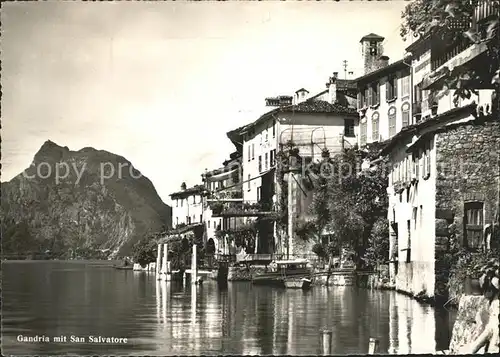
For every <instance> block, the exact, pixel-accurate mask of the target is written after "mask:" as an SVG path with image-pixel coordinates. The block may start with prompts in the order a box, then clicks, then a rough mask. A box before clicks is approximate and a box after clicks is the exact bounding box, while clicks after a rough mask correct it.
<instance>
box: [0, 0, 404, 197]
mask: <svg viewBox="0 0 500 357" xmlns="http://www.w3.org/2000/svg"><path fill="white" fill-rule="evenodd" d="M407 3H408V2H407V1H402V0H399V1H398V0H394V1H387V2H386V1H372V2H366V1H347V0H343V1H340V2H294V1H286V2H207V3H203V2H186V3H182V2H158V3H144V2H118V1H116V2H103V3H96V2H49V3H42V2H29V3H28V2H9V3H4V4H3V5H2V14H1V15H2V16H1V20H2V57H1V59H2V92H3V96H2V129H3V130H2V181H7V180H10V179H11V178H12V177H14V176H15V175H17V174H19V173H20V172H22V171H23V170H24V169H26V168H27V167H28V166H29V165H30V163H31V161H32V159H33V156H34V154H35V153H36V152H37V151H38V149H39V148H40V146H41V145H42V144H43V142H45V141H46V140H48V139H50V140H52V141H54V142H56V143H57V144H59V145H61V146H68V147H69V148H70V149H71V150H79V149H81V148H83V147H86V146H92V147H94V148H96V149H102V150H107V151H110V152H112V153H115V154H118V155H122V156H124V157H126V158H127V159H128V160H130V161H131V162H132V164H134V166H135V167H136V168H137V169H138V170H140V171H141V172H142V173H143V174H144V175H146V176H147V177H149V179H151V181H152V182H153V184H154V185H155V187H156V189H157V191H158V193H159V194H160V196H161V197H162V199H163V200H164V201H165V202H166V203H170V200H169V197H168V195H169V193H171V192H173V191H177V190H179V188H180V184H181V182H182V181H186V183H187V184H188V186H190V185H194V184H197V183H200V180H201V177H200V174H201V173H202V172H203V171H204V169H205V168H208V169H213V168H217V167H220V166H221V164H222V161H224V160H225V159H226V158H227V157H228V156H229V154H230V153H231V152H232V151H234V147H233V145H232V144H231V142H230V141H229V139H227V138H226V132H227V131H229V130H232V129H234V128H236V127H238V126H241V125H243V124H246V123H247V122H250V121H253V120H255V119H256V118H257V117H258V116H259V115H261V114H262V113H263V112H264V111H265V109H266V108H265V107H264V98H265V97H267V96H274V95H280V94H291V93H293V92H294V91H295V90H297V89H299V88H301V87H304V88H306V89H308V90H309V91H311V92H312V93H316V92H319V91H321V90H323V89H324V88H325V83H326V81H327V79H328V77H329V76H330V75H331V73H332V72H334V71H338V72H339V73H340V75H341V78H343V74H344V72H343V67H342V61H343V60H344V59H345V60H347V61H348V63H349V68H348V70H351V71H354V72H355V75H360V74H361V56H360V47H359V46H360V45H359V40H360V39H361V37H362V36H364V35H367V34H369V33H371V32H374V33H376V34H378V35H381V36H384V37H385V38H386V40H385V43H384V45H385V53H386V54H387V55H388V56H389V57H390V58H391V62H392V61H395V60H398V59H400V58H402V56H403V54H404V47H405V44H404V43H403V41H402V40H401V38H400V37H399V25H400V23H401V19H400V16H401V12H402V10H403V8H404V6H405V5H406V4H407Z"/></svg>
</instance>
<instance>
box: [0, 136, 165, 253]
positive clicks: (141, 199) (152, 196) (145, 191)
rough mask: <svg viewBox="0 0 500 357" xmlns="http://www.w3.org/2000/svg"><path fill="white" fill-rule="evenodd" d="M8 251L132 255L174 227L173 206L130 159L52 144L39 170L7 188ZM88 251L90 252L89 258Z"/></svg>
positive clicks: (38, 160)
mask: <svg viewBox="0 0 500 357" xmlns="http://www.w3.org/2000/svg"><path fill="white" fill-rule="evenodd" d="M1 193H2V196H1V199H2V205H1V210H0V217H1V219H2V248H3V254H6V255H8V254H17V253H21V254H23V253H24V252H45V251H47V250H49V251H51V252H52V254H53V255H55V256H58V257H61V258H66V257H68V254H69V253H68V252H75V251H78V252H81V251H89V250H93V251H94V250H105V249H109V250H110V251H111V252H114V253H113V254H112V256H124V255H128V254H130V250H131V248H132V246H133V245H134V244H135V242H137V241H138V240H139V239H141V238H142V237H144V235H146V234H148V233H149V232H157V231H160V230H162V229H167V228H170V227H171V223H172V217H171V216H172V209H171V207H169V206H168V205H166V204H165V203H163V201H162V200H161V199H160V197H159V196H158V193H157V192H156V190H155V188H154V186H153V184H152V183H151V181H150V180H149V179H148V178H146V177H144V176H142V175H141V174H140V172H139V171H137V170H135V169H134V168H133V166H132V164H131V163H130V162H129V161H128V160H126V159H125V158H123V157H121V156H118V155H115V154H112V153H109V152H106V151H102V150H95V149H93V148H84V149H81V150H79V151H70V150H69V149H68V148H67V147H61V146H59V145H57V144H55V143H53V142H51V141H47V142H45V143H44V144H43V145H42V147H41V148H40V150H39V151H38V152H37V153H36V155H35V157H34V159H33V162H32V164H31V166H30V167H29V168H28V169H27V170H26V171H25V172H24V173H21V174H19V175H17V176H16V177H14V178H13V179H12V180H11V181H9V182H6V183H2V187H1ZM82 254H83V253H82Z"/></svg>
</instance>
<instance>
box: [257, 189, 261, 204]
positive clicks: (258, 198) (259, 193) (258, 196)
mask: <svg viewBox="0 0 500 357" xmlns="http://www.w3.org/2000/svg"><path fill="white" fill-rule="evenodd" d="M260 195H261V188H260V187H257V201H260V199H261V197H260Z"/></svg>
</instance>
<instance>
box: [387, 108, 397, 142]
mask: <svg viewBox="0 0 500 357" xmlns="http://www.w3.org/2000/svg"><path fill="white" fill-rule="evenodd" d="M388 114H389V137H391V138H392V137H393V136H394V135H396V108H395V107H391V108H389V113H388Z"/></svg>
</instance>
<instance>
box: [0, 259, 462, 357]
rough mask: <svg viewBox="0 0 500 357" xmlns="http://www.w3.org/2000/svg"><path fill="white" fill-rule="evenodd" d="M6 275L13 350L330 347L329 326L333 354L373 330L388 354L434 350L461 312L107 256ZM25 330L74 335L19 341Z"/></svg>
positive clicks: (363, 344)
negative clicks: (108, 340)
mask: <svg viewBox="0 0 500 357" xmlns="http://www.w3.org/2000/svg"><path fill="white" fill-rule="evenodd" d="M2 275H3V282H2V294H3V296H2V300H3V311H2V313H3V316H2V329H3V331H2V350H3V353H4V354H5V355H12V354H24V355H26V354H28V355H34V354H37V355H44V354H46V355H47V354H51V355H54V354H64V355H68V354H79V355H81V354H85V355H89V354H90V355H102V354H106V355H130V354H134V355H176V354H177V355H178V354H183V355H194V354H206V355H210V354H214V355H215V354H275V355H278V354H292V355H295V354H321V338H320V331H321V330H322V329H324V328H328V329H330V330H332V331H333V346H332V353H334V354H366V353H367V352H368V341H369V338H370V337H377V338H379V339H380V352H381V353H398V354H406V353H434V352H435V351H436V350H441V349H446V348H447V347H448V343H449V340H450V337H451V328H452V324H453V319H454V316H452V315H454V313H448V312H447V311H445V310H439V311H438V310H435V309H434V308H432V307H430V306H425V305H420V304H418V303H417V302H416V301H414V300H412V299H410V298H408V297H406V296H404V295H401V294H398V293H395V292H389V291H376V290H373V291H372V290H367V289H360V288H351V287H314V288H313V289H312V290H310V291H307V292H303V291H301V290H296V291H295V290H284V289H279V288H271V287H262V286H253V285H251V284H250V283H246V282H234V283H228V284H227V286H226V287H219V286H218V285H217V283H216V282H214V281H206V282H204V284H203V286H201V287H194V288H193V287H191V286H190V285H188V286H187V287H183V286H182V284H177V283H165V282H157V280H156V279H155V276H154V275H153V274H148V273H144V272H133V271H124V270H115V269H112V268H111V267H110V265H109V263H108V262H81V261H74V262H58V261H48V262H47V261H45V262H7V263H3V264H2ZM19 335H22V336H26V337H33V336H36V335H38V336H41V335H45V336H47V337H48V338H50V339H51V340H53V338H54V337H57V336H67V341H68V342H66V343H64V342H59V343H54V342H37V343H36V342H33V343H26V342H19V341H17V336H19ZM71 335H73V336H78V337H84V338H85V339H86V342H84V343H83V342H82V343H76V342H73V343H72V342H70V336H71ZM89 336H96V337H97V336H103V337H116V338H127V339H128V340H127V343H126V344H105V343H104V344H102V343H96V342H89Z"/></svg>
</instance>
